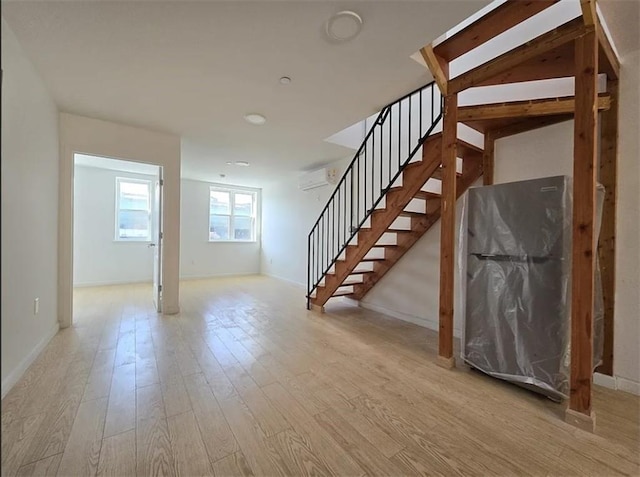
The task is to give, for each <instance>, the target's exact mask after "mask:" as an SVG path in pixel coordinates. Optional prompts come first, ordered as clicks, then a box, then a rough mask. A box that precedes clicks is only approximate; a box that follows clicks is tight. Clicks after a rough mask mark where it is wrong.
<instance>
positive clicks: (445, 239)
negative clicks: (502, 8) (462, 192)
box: [438, 94, 458, 368]
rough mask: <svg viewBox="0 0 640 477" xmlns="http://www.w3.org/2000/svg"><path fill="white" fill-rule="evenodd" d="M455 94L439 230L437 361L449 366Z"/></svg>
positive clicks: (447, 122) (445, 141)
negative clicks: (438, 329)
mask: <svg viewBox="0 0 640 477" xmlns="http://www.w3.org/2000/svg"><path fill="white" fill-rule="evenodd" d="M457 115H458V95H456V94H453V95H450V96H445V98H444V123H443V127H442V192H441V195H442V199H441V200H442V205H441V211H442V216H441V221H440V226H441V231H440V331H439V333H438V364H439V365H441V366H444V367H448V368H452V367H454V366H455V359H454V358H453V284H454V272H455V261H454V248H455V247H454V245H455V230H456V157H457V154H456V152H457V151H456V136H457V127H458V120H457Z"/></svg>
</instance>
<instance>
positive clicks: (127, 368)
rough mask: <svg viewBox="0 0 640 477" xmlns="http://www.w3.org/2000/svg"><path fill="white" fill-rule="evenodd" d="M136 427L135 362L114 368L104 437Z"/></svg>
mask: <svg viewBox="0 0 640 477" xmlns="http://www.w3.org/2000/svg"><path fill="white" fill-rule="evenodd" d="M135 427H136V363H135V360H134V361H133V362H131V363H128V364H123V365H121V366H115V367H114V368H113V376H112V379H111V389H110V392H109V408H108V411H107V420H106V422H105V426H104V436H105V437H111V436H115V435H116V434H121V433H123V432H126V431H129V430H131V429H134V428H135Z"/></svg>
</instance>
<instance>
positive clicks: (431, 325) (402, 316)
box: [360, 301, 460, 338]
mask: <svg viewBox="0 0 640 477" xmlns="http://www.w3.org/2000/svg"><path fill="white" fill-rule="evenodd" d="M360 306H361V307H362V308H365V309H367V310H372V311H377V312H378V313H383V314H385V315H389V316H391V317H393V318H397V319H399V320H402V321H408V322H409V323H413V324H414V325H418V326H422V327H423V328H427V329H429V330H433V331H438V329H439V323H438V322H437V321H434V320H429V319H428V318H422V317H420V316H414V315H410V314H408V313H402V312H400V311H395V310H390V309H389V308H385V307H384V306H380V305H375V304H373V303H369V302H365V301H361V302H360ZM453 336H455V337H456V338H460V330H459V329H457V328H454V329H453Z"/></svg>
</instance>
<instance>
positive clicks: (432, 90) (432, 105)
mask: <svg viewBox="0 0 640 477" xmlns="http://www.w3.org/2000/svg"><path fill="white" fill-rule="evenodd" d="M433 93H434V89H433V86H431V124H433V120H434V119H435V116H434V115H433V112H434V109H433V108H434V106H435V104H433V101H434V97H433Z"/></svg>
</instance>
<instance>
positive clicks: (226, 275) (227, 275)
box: [180, 272, 260, 281]
mask: <svg viewBox="0 0 640 477" xmlns="http://www.w3.org/2000/svg"><path fill="white" fill-rule="evenodd" d="M256 275H260V272H248V273H216V274H210V273H209V274H205V275H180V281H189V280H206V279H208V278H234V277H252V276H256Z"/></svg>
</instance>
